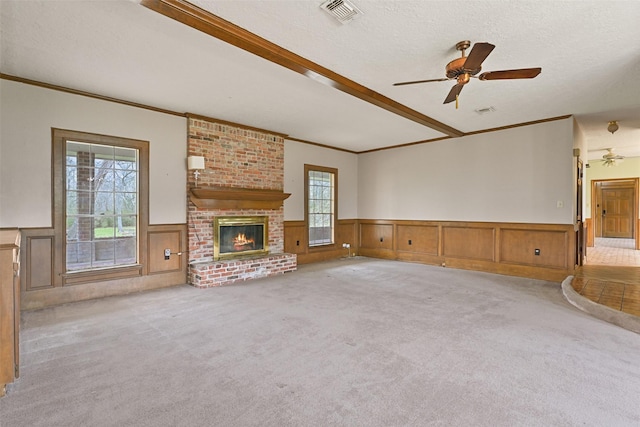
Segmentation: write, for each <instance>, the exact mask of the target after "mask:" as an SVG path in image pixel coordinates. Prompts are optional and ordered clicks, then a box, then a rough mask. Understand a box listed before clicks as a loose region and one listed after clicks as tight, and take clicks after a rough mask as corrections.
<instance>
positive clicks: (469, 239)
mask: <svg viewBox="0 0 640 427" xmlns="http://www.w3.org/2000/svg"><path fill="white" fill-rule="evenodd" d="M495 233H496V230H495V228H494V227H488V226H485V227H483V228H478V227H477V226H474V225H467V224H465V225H464V226H443V227H442V255H443V256H445V257H451V258H465V259H477V260H483V261H494V260H495V251H494V248H495Z"/></svg>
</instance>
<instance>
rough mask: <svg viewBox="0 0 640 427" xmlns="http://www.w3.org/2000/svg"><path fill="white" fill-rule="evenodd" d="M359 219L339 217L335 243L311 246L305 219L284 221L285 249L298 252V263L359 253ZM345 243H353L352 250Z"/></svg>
mask: <svg viewBox="0 0 640 427" xmlns="http://www.w3.org/2000/svg"><path fill="white" fill-rule="evenodd" d="M357 224H358V221H357V220H355V219H339V220H338V222H337V224H336V229H335V236H334V240H335V244H333V245H329V246H322V247H315V248H309V245H308V243H307V242H308V240H307V227H306V225H305V222H304V221H285V222H284V251H285V252H286V253H292V254H296V255H297V256H298V264H309V263H312V262H319V261H326V260H330V259H338V258H344V257H347V256H349V253H351V256H355V255H356V254H357V253H358V235H357V231H356V230H357ZM343 243H349V244H350V245H351V248H350V249H351V251H349V249H345V248H343V247H342V244H343Z"/></svg>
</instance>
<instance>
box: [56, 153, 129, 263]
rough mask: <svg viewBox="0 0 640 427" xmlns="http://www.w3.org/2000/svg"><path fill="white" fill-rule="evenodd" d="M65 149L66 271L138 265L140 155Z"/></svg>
mask: <svg viewBox="0 0 640 427" xmlns="http://www.w3.org/2000/svg"><path fill="white" fill-rule="evenodd" d="M66 148H67V156H66V163H67V167H66V177H65V180H66V187H67V192H66V206H65V207H66V212H65V216H66V224H67V233H66V238H67V245H66V248H67V259H66V265H67V270H68V271H77V270H88V269H92V268H103V267H112V266H119V265H128V264H135V263H136V262H137V245H138V242H137V236H138V232H137V227H138V221H137V213H138V205H137V203H138V152H137V150H135V149H131V148H121V147H113V146H108V145H102V144H90V143H81V142H75V141H67V147H66ZM123 214H124V215H123ZM120 240H123V242H122V243H121V242H120Z"/></svg>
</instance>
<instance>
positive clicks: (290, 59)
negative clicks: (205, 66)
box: [140, 0, 464, 137]
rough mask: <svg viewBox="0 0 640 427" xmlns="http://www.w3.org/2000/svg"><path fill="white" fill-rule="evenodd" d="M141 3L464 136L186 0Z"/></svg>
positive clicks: (452, 134)
mask: <svg viewBox="0 0 640 427" xmlns="http://www.w3.org/2000/svg"><path fill="white" fill-rule="evenodd" d="M140 4H142V5H143V6H145V7H147V8H149V9H151V10H153V11H154V12H157V13H160V14H162V15H164V16H167V17H169V18H171V19H174V20H176V21H178V22H181V23H183V24H185V25H187V26H189V27H192V28H194V29H196V30H198V31H202V32H203V33H206V34H209V35H210V36H213V37H215V38H217V39H220V40H222V41H224V42H227V43H229V44H231V45H233V46H236V47H238V48H240V49H243V50H246V51H247V52H250V53H253V54H254V55H257V56H260V57H262V58H264V59H266V60H268V61H271V62H273V63H275V64H278V65H281V66H283V67H285V68H288V69H290V70H292V71H295V72H296V73H299V74H302V75H304V76H306V77H309V78H311V79H313V80H316V81H318V82H320V83H323V84H326V85H328V86H330V87H333V88H335V89H337V90H339V91H341V92H344V93H348V94H349V95H352V96H354V97H356V98H358V99H361V100H363V101H366V102H368V103H370V104H373V105H375V106H377V107H380V108H382V109H384V110H387V111H389V112H391V113H394V114H397V115H399V116H401V117H404V118H406V119H409V120H411V121H414V122H416V123H419V124H421V125H423V126H426V127H428V128H430V129H433V130H436V131H438V132H442V133H444V134H445V135H448V136H450V137H458V136H463V135H464V133H463V132H461V131H459V130H457V129H454V128H452V127H450V126H448V125H446V124H444V123H442V122H439V121H437V120H435V119H432V118H431V117H428V116H426V115H424V114H422V113H420V112H418V111H415V110H413V109H411V108H409V107H407V106H406V105H403V104H400V103H399V102H396V101H394V100H393V99H390V98H387V97H386V96H384V95H382V94H380V93H378V92H375V91H373V90H371V89H369V88H367V87H365V86H362V85H360V84H358V83H356V82H354V81H353V80H350V79H348V78H346V77H344V76H341V75H340V74H337V73H335V72H333V71H331V70H329V69H327V68H325V67H323V66H321V65H318V64H316V63H315V62H312V61H310V60H308V59H305V58H303V57H301V56H299V55H296V54H295V53H293V52H291V51H288V50H286V49H284V48H282V47H280V46H278V45H276V44H274V43H271V42H270V41H268V40H265V39H263V38H262V37H260V36H257V35H256V34H253V33H251V32H249V31H247V30H245V29H244V28H241V27H239V26H237V25H235V24H233V23H231V22H229V21H226V20H224V19H222V18H220V17H219V16H216V15H214V14H212V13H210V12H208V11H206V10H204V9H201V8H199V7H197V6H195V5H193V4H191V3H189V2H187V1H184V0H141V2H140Z"/></svg>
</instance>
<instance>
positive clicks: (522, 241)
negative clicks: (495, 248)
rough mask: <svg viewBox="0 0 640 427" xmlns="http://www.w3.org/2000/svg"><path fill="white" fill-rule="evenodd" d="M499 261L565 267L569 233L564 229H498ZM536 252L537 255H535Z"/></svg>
mask: <svg viewBox="0 0 640 427" xmlns="http://www.w3.org/2000/svg"><path fill="white" fill-rule="evenodd" d="M500 240H501V242H500V248H501V251H500V261H501V262H508V263H512V264H520V265H534V266H540V267H551V268H562V269H566V268H567V262H568V260H567V257H566V254H567V252H568V250H569V248H568V247H567V244H568V243H569V233H568V232H567V231H566V230H565V231H562V230H559V231H547V230H513V229H508V228H502V229H501V230H500ZM536 253H538V255H536Z"/></svg>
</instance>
